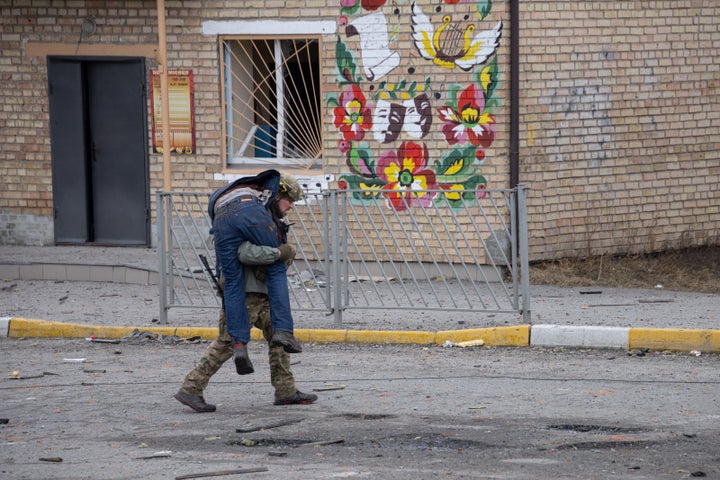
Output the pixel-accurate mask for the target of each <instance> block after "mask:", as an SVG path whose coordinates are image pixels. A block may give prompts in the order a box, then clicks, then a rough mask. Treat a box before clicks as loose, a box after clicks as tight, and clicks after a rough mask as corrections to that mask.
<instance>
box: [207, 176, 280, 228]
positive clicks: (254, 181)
mask: <svg viewBox="0 0 720 480" xmlns="http://www.w3.org/2000/svg"><path fill="white" fill-rule="evenodd" d="M238 185H257V186H258V187H259V189H260V190H261V191H262V190H270V191H271V192H272V195H271V196H270V201H272V200H273V199H274V198H275V196H276V195H277V194H278V191H279V190H280V172H278V171H277V170H272V169H271V170H265V171H264V172H260V173H258V174H257V175H255V176H251V177H242V178H238V179H237V180H235V181H233V182H230V183H228V184H227V185H225V186H222V187H220V188H218V189H217V190H215V191H214V192H213V193H212V195H210V201H209V202H208V215H210V222H211V223H212V222H213V220H215V202H217V199H218V198H220V197H221V196H222V194H223V193H225V192H227V191H228V190H230V189H231V188H234V187H236V186H238Z"/></svg>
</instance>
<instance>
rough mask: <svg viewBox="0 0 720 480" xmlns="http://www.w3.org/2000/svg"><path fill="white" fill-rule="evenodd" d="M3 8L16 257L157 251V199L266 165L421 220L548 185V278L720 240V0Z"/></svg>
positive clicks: (3, 167)
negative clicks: (52, 248)
mask: <svg viewBox="0 0 720 480" xmlns="http://www.w3.org/2000/svg"><path fill="white" fill-rule="evenodd" d="M0 13H1V14H2V15H1V19H0V27H1V29H2V33H1V36H0V45H1V46H2V52H3V55H2V64H0V73H1V75H0V79H1V80H0V81H1V82H2V93H1V94H0V109H1V110H2V116H1V117H0V126H2V130H1V133H0V140H1V141H2V144H3V148H2V149H1V150H0V160H1V161H0V244H16V245H53V244H89V245H92V244H103V245H150V244H152V243H153V242H154V241H155V240H154V239H155V238H156V236H155V231H156V225H155V218H156V215H155V211H154V210H155V205H154V201H153V199H154V193H155V192H156V191H158V190H164V189H167V188H168V186H169V187H170V188H171V189H172V190H178V191H211V190H213V189H215V188H217V187H218V186H219V185H221V184H222V183H223V182H225V181H228V180H229V179H231V178H234V177H235V176H237V175H243V174H248V173H252V172H257V171H260V170H263V169H266V168H278V169H284V170H287V171H290V172H291V173H295V174H297V175H299V176H300V177H301V178H302V179H303V181H304V182H305V183H306V185H307V186H308V187H309V188H312V189H331V188H344V189H348V190H352V191H353V192H354V193H353V196H354V198H355V201H357V202H365V201H368V202H371V201H382V202H386V203H387V207H388V208H391V209H395V210H398V211H402V210H405V209H411V208H418V207H427V206H432V205H433V204H434V202H435V201H436V200H437V198H438V197H439V196H440V195H446V196H447V198H450V197H451V196H452V195H453V194H454V193H453V192H458V191H462V192H466V193H467V192H469V193H467V194H468V195H470V197H473V196H474V197H476V198H482V196H483V192H484V191H485V190H487V189H497V188H500V189H505V188H512V187H514V186H516V185H517V184H523V185H526V186H528V187H529V192H528V229H529V235H530V259H531V260H544V259H553V258H561V257H571V256H585V255H597V254H623V253H630V252H645V251H655V250H661V249H667V248H681V247H686V246H694V245H707V244H717V243H718V241H720V189H719V188H718V187H717V185H718V182H719V181H720V102H719V101H718V98H720V95H719V94H720V61H719V60H720V28H719V25H720V5H715V4H714V3H713V2H703V1H701V0H687V1H657V2H614V3H613V2H575V1H534V0H533V1H523V2H520V1H519V0H510V1H506V2H498V1H496V2H492V1H491V0H477V1H474V2H465V1H463V0H460V1H458V0H443V1H440V2H427V1H423V0H418V1H409V0H406V1H393V2H389V1H387V0H343V1H340V2H329V3H328V2H327V1H325V0H317V1H316V0H307V1H305V2H285V1H283V2H280V1H277V2H275V1H263V2H259V1H204V2H199V1H166V2H165V9H164V11H163V12H160V13H159V11H158V5H157V2H155V1H144V0H137V1H90V0H73V1H70V0H68V1H42V0H33V1H32V2H30V1H22V0H11V1H10V2H3V3H2V5H0ZM160 17H164V18H163V19H164V23H165V25H166V29H165V30H166V35H165V38H166V40H167V66H166V67H167V70H168V85H167V90H166V91H167V96H168V99H167V100H168V104H169V107H170V108H169V116H168V117H167V118H168V127H167V128H165V127H164V126H163V125H162V123H163V116H162V109H161V104H162V102H161V97H162V95H161V93H162V92H163V90H162V89H161V87H160V85H161V82H160V79H161V77H162V75H161V68H158V67H159V66H160V67H162V65H159V63H158V58H159V47H158V45H159V32H158V25H159V22H160ZM164 135H167V136H168V138H169V140H168V141H165V140H164V139H163V136H164ZM166 149H167V150H169V151H170V156H169V158H170V161H169V164H168V163H166V159H167V158H168V157H167V151H166ZM168 178H169V179H170V185H168V181H167V179H168ZM412 192H423V193H415V194H413V193H412ZM448 241H452V239H448Z"/></svg>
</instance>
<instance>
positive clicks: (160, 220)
mask: <svg viewBox="0 0 720 480" xmlns="http://www.w3.org/2000/svg"><path fill="white" fill-rule="evenodd" d="M156 199H157V200H156V210H157V232H158V249H157V251H158V254H159V255H160V271H159V272H158V286H159V288H160V323H161V324H166V323H168V321H167V320H168V307H167V305H168V301H167V285H166V284H165V282H166V280H167V277H166V276H167V271H168V270H167V269H168V265H167V250H168V244H167V240H166V238H167V237H166V236H165V233H166V232H165V228H166V222H165V202H164V201H163V193H162V192H161V191H160V190H158V191H157V194H156Z"/></svg>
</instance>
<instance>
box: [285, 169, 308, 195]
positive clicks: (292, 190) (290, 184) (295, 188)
mask: <svg viewBox="0 0 720 480" xmlns="http://www.w3.org/2000/svg"><path fill="white" fill-rule="evenodd" d="M280 195H281V196H282V195H284V196H286V197H288V198H289V199H290V200H292V201H293V202H298V201H300V200H302V199H303V197H304V196H305V192H303V189H302V187H301V186H300V184H299V183H298V181H297V179H296V178H295V177H293V176H292V175H288V174H287V173H285V172H281V173H280Z"/></svg>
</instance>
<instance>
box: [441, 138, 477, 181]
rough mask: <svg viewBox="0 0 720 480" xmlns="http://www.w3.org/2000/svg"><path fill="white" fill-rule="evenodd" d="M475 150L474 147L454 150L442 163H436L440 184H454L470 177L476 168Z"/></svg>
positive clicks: (469, 146)
mask: <svg viewBox="0 0 720 480" xmlns="http://www.w3.org/2000/svg"><path fill="white" fill-rule="evenodd" d="M475 150H476V148H475V147H474V146H473V145H468V146H466V147H464V148H453V149H452V150H451V151H450V152H449V153H448V154H447V155H445V156H444V157H443V159H442V160H441V161H436V162H435V172H436V174H437V181H438V183H452V182H455V181H456V180H457V179H458V178H462V177H464V176H467V175H470V174H472V173H473V172H474V170H475V168H474V165H473V163H475Z"/></svg>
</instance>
